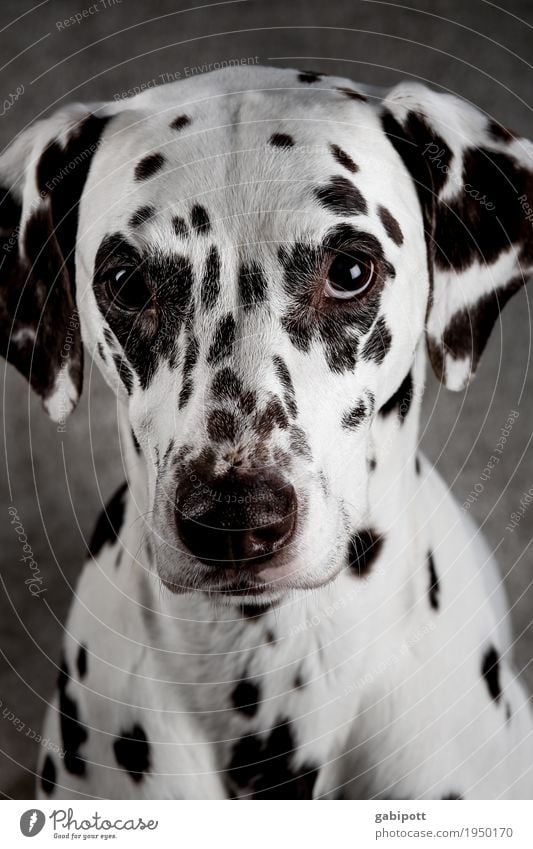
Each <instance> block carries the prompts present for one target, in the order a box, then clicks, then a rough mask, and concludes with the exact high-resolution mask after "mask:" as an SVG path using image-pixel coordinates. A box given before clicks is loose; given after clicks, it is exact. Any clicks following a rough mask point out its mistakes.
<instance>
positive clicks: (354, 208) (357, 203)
mask: <svg viewBox="0 0 533 849" xmlns="http://www.w3.org/2000/svg"><path fill="white" fill-rule="evenodd" d="M314 194H315V197H316V198H317V199H318V200H319V201H320V203H321V204H322V206H325V207H326V209H329V211H330V212H333V213H335V215H362V214H364V213H366V211H367V205H366V201H365V199H364V197H363V195H362V194H361V192H360V191H359V189H358V188H357V187H356V186H354V184H353V183H352V182H351V181H350V180H348V179H347V177H339V176H334V177H331V178H330V181H329V183H328V184H327V185H325V186H320V187H319V188H317V189H315V190H314Z"/></svg>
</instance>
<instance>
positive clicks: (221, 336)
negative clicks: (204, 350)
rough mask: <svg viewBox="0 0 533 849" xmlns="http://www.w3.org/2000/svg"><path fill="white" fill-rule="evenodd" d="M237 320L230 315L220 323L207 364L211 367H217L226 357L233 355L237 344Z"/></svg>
mask: <svg viewBox="0 0 533 849" xmlns="http://www.w3.org/2000/svg"><path fill="white" fill-rule="evenodd" d="M235 329H236V328H235V319H234V318H233V316H232V315H231V313H228V314H227V315H226V316H225V317H224V318H222V319H221V320H220V322H219V323H218V326H217V329H216V330H215V335H214V339H213V341H212V343H211V347H210V348H209V353H208V355H207V362H208V363H209V365H217V364H218V363H219V362H220V361H221V360H223V359H224V357H227V356H229V355H230V354H231V352H232V350H233V346H234V344H235Z"/></svg>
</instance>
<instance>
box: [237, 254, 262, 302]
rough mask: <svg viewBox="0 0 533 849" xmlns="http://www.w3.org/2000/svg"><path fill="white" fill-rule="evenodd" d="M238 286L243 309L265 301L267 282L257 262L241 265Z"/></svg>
mask: <svg viewBox="0 0 533 849" xmlns="http://www.w3.org/2000/svg"><path fill="white" fill-rule="evenodd" d="M238 286H239V297H240V302H241V304H242V306H243V307H244V308H245V309H249V308H251V307H253V306H255V304H258V303H262V302H263V301H264V300H265V297H266V291H267V282H266V279H265V275H264V274H263V271H262V269H261V266H260V265H259V264H258V263H257V262H251V263H250V264H249V265H247V264H243V265H241V267H240V269H239V279H238Z"/></svg>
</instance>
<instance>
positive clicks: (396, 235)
mask: <svg viewBox="0 0 533 849" xmlns="http://www.w3.org/2000/svg"><path fill="white" fill-rule="evenodd" d="M378 215H379V217H380V219H381V223H382V224H383V227H384V228H385V232H386V234H387V236H388V237H389V238H390V239H392V241H393V242H395V243H396V244H397V245H403V233H402V228H401V227H400V225H399V224H398V222H397V221H396V219H395V217H394V215H393V214H392V212H389V210H388V209H387V208H386V207H384V206H378Z"/></svg>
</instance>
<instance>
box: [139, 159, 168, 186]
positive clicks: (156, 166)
mask: <svg viewBox="0 0 533 849" xmlns="http://www.w3.org/2000/svg"><path fill="white" fill-rule="evenodd" d="M165 162H166V159H165V157H164V156H163V154H162V153H151V154H150V155H149V156H145V157H144V159H141V160H140V162H138V163H137V165H136V166H135V172H134V176H135V179H136V180H148V179H149V178H150V177H153V176H154V175H155V174H157V172H158V171H161V168H162V167H163V165H164V164H165Z"/></svg>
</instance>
